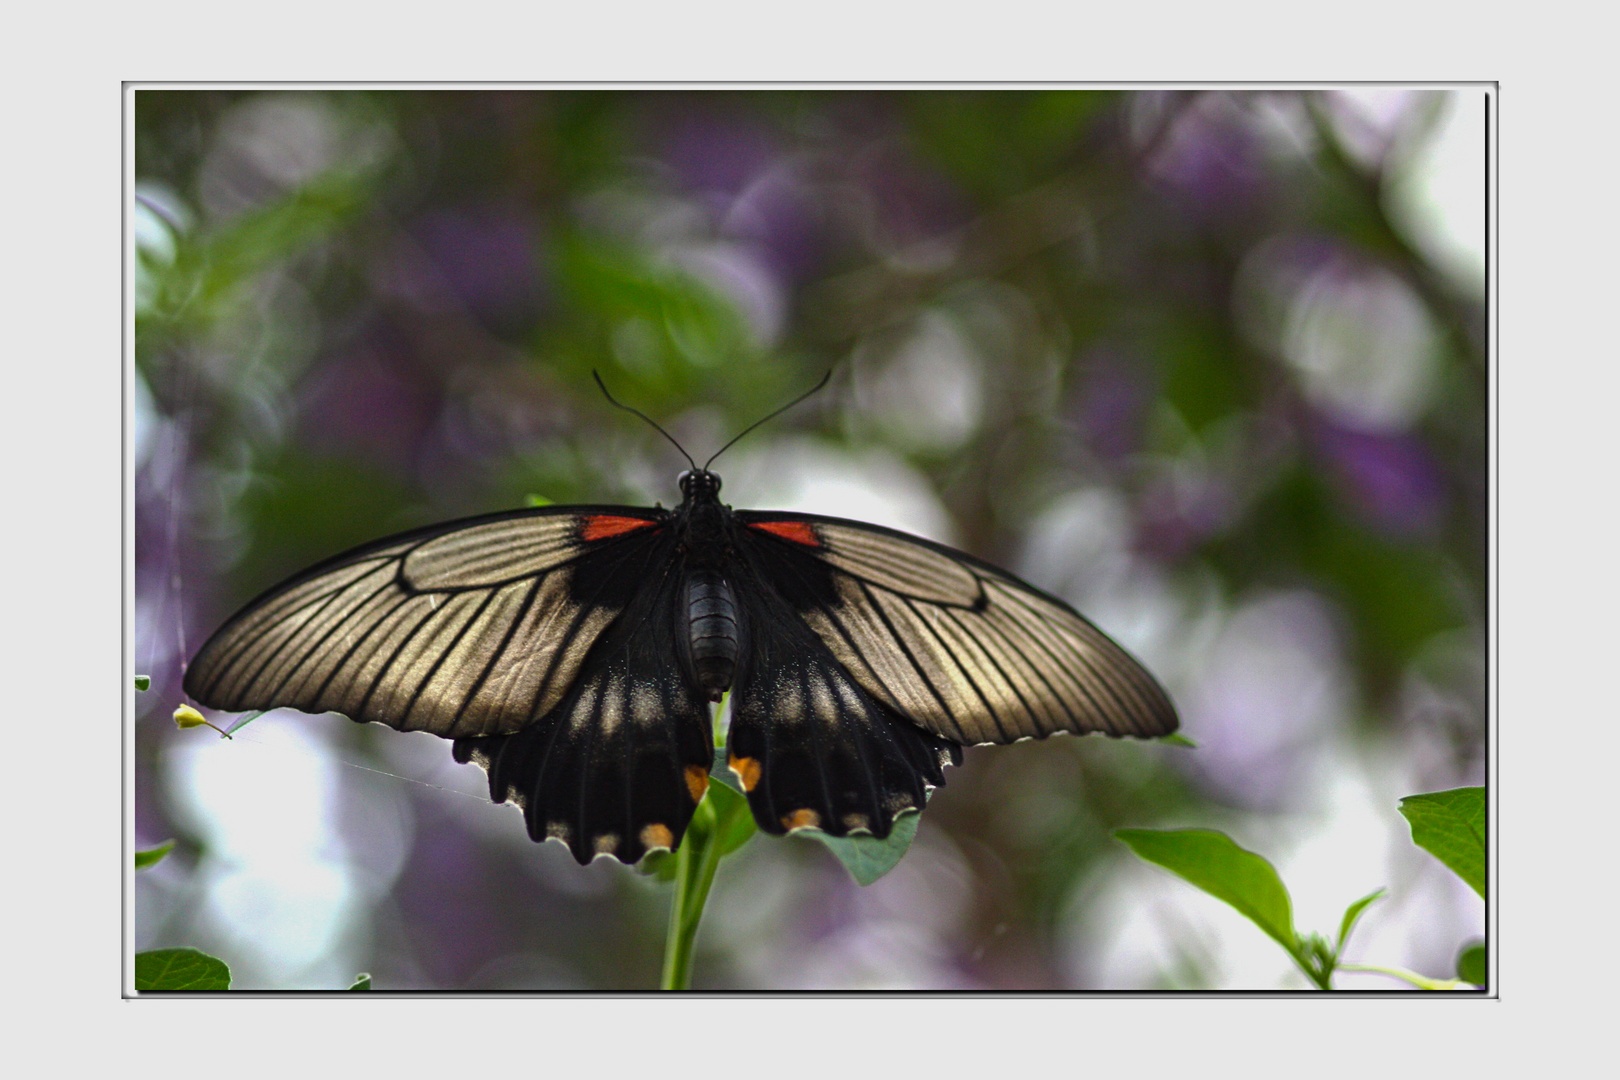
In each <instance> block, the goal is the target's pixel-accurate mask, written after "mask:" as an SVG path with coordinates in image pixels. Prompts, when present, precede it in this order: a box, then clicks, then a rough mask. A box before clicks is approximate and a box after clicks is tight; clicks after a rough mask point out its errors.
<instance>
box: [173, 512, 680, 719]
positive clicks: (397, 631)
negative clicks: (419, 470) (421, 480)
mask: <svg viewBox="0 0 1620 1080" xmlns="http://www.w3.org/2000/svg"><path fill="white" fill-rule="evenodd" d="M661 525H662V519H661V517H660V516H659V512H657V511H651V510H640V509H633V508H627V507H547V508H543V509H537V510H520V511H514V512H508V513H503V514H493V515H489V516H487V517H483V518H473V519H467V520H464V521H458V522H451V523H449V524H447V525H439V526H434V527H432V528H429V529H422V530H418V531H416V532H413V533H406V534H402V535H400V536H395V537H391V538H389V539H387V540H382V541H378V542H376V543H374V544H368V545H365V546H364V547H360V548H356V549H354V550H353V551H350V552H346V553H344V554H342V555H338V556H336V557H335V558H332V559H329V560H327V561H326V562H324V563H322V564H320V565H319V566H316V567H314V568H312V569H310V570H308V571H305V572H304V573H302V574H300V575H298V576H297V577H295V578H293V579H291V580H289V581H287V582H283V583H282V584H281V585H278V586H276V587H275V588H273V589H271V590H269V591H268V592H266V593H264V594H263V595H261V596H260V597H259V598H258V599H256V600H254V601H253V602H252V603H250V604H248V605H247V606H246V607H245V608H243V610H242V611H241V612H239V613H238V614H237V615H236V616H235V617H234V618H232V619H231V620H230V621H229V622H227V623H226V624H225V625H224V626H223V627H221V628H220V629H219V631H218V632H216V633H215V634H214V636H213V637H212V638H210V639H209V640H208V642H207V643H206V644H205V645H204V646H203V647H202V649H201V650H200V651H199V652H198V653H197V656H196V658H195V659H194V660H193V661H192V663H191V665H190V667H189V668H188V670H187V672H186V677H185V688H186V691H187V693H189V694H190V695H191V696H192V697H193V698H195V699H196V700H197V701H199V702H200V703H202V704H204V705H208V706H210V707H213V708H216V709H222V710H228V711H233V712H240V711H244V710H248V709H273V708H281V707H290V708H296V709H301V710H303V711H304V712H310V713H320V712H341V713H343V714H345V715H347V716H348V717H350V718H351V719H353V720H357V721H362V722H364V721H378V722H380V723H383V724H387V725H388V726H389V727H394V728H398V729H400V730H403V731H431V732H433V733H434V734H437V735H442V736H445V737H447V738H454V737H459V736H471V735H487V734H499V733H508V732H514V731H518V730H520V729H521V728H523V727H524V726H525V725H526V724H528V723H530V722H531V721H533V720H535V719H537V718H538V717H540V716H543V715H545V714H546V713H548V712H549V711H550V710H551V709H552V708H554V707H555V706H556V705H557V703H558V702H559V701H561V700H562V698H563V695H564V694H566V693H567V691H568V689H569V687H570V686H572V685H573V683H574V681H575V678H576V676H577V674H578V672H579V670H580V666H581V664H583V662H584V660H585V657H586V655H587V653H588V651H589V649H590V647H591V644H592V643H593V642H594V641H595V640H596V639H597V637H598V636H599V635H600V634H601V633H602V632H603V631H604V630H605V629H606V628H607V627H608V626H609V625H610V624H611V623H612V622H613V621H614V619H615V618H617V616H618V615H619V613H620V612H621V611H622V610H623V609H624V607H625V606H626V605H627V604H628V603H629V601H630V598H631V596H632V595H633V589H628V588H626V587H624V585H623V584H622V583H623V581H624V580H625V579H626V578H627V577H633V576H634V574H635V573H636V572H637V571H638V570H639V568H642V567H644V566H645V564H646V562H647V561H648V560H649V559H650V558H652V557H654V556H655V554H656V552H657V551H658V550H660V549H667V543H668V541H667V536H666V535H664V534H665V533H666V532H667V530H665V529H663V528H661ZM621 570H622V571H623V572H619V571H621Z"/></svg>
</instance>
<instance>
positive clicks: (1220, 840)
mask: <svg viewBox="0 0 1620 1080" xmlns="http://www.w3.org/2000/svg"><path fill="white" fill-rule="evenodd" d="M1114 835H1115V836H1116V837H1117V838H1118V839H1120V840H1121V841H1123V842H1124V843H1126V844H1128V845H1129V846H1130V849H1131V850H1132V851H1134V852H1136V854H1137V855H1139V856H1141V857H1142V858H1144V859H1146V860H1147V861H1148V862H1150V863H1157V864H1158V865H1159V866H1162V867H1164V868H1165V869H1166V870H1169V871H1171V872H1172V873H1175V874H1178V875H1180V876H1181V877H1182V878H1184V879H1186V880H1187V881H1189V882H1191V883H1192V884H1194V885H1196V886H1198V887H1199V888H1200V889H1203V890H1204V891H1205V892H1207V893H1209V894H1210V895H1211V896H1214V897H1216V898H1218V899H1221V900H1224V901H1226V902H1227V903H1228V904H1231V905H1232V906H1233V907H1234V908H1236V909H1237V910H1238V911H1240V912H1242V913H1243V914H1244V915H1245V916H1247V917H1248V918H1249V919H1251V920H1252V921H1253V922H1254V924H1255V925H1256V926H1258V927H1259V928H1260V929H1262V930H1264V931H1265V932H1266V933H1267V934H1270V935H1271V936H1272V937H1273V938H1274V939H1276V941H1277V942H1278V943H1280V944H1281V945H1282V947H1283V948H1285V949H1287V950H1288V951H1289V954H1290V955H1297V954H1298V949H1299V942H1298V937H1297V935H1296V934H1295V933H1294V914H1293V906H1292V904H1291V903H1290V901H1289V899H1288V890H1287V889H1286V888H1284V887H1283V883H1282V879H1281V878H1279V877H1278V876H1277V871H1276V869H1275V868H1274V867H1273V866H1272V865H1271V863H1269V862H1267V861H1266V860H1265V859H1263V858H1262V857H1260V856H1259V855H1256V854H1255V853H1254V852H1252V851H1246V850H1244V849H1243V848H1241V847H1238V845H1237V844H1236V843H1234V842H1233V841H1232V839H1231V837H1229V836H1227V835H1226V834H1225V833H1219V832H1216V831H1215V830H1213V829H1120V830H1118V831H1117V832H1115V833H1114Z"/></svg>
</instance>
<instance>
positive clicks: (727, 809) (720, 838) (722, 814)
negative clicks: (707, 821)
mask: <svg viewBox="0 0 1620 1080" xmlns="http://www.w3.org/2000/svg"><path fill="white" fill-rule="evenodd" d="M704 797H705V798H707V799H709V800H711V801H713V803H714V809H715V813H716V815H718V818H719V827H718V829H717V830H716V833H715V841H716V843H718V844H719V845H720V854H721V856H726V855H730V854H731V853H732V852H733V851H736V850H737V849H738V848H740V847H742V846H743V845H744V844H746V843H748V841H750V840H752V839H753V837H754V833H755V832H757V831H758V830H757V828H756V826H755V825H754V814H753V811H751V810H749V809H748V799H747V797H746V796H744V795H740V794H738V793H737V792H736V791H733V790H732V789H731V788H730V787H729V786H727V785H725V784H710V785H709V792H708V794H707V795H705V796H704Z"/></svg>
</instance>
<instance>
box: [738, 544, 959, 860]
mask: <svg viewBox="0 0 1620 1080" xmlns="http://www.w3.org/2000/svg"><path fill="white" fill-rule="evenodd" d="M759 570H760V567H759V566H758V565H757V564H750V563H749V561H748V560H746V559H745V560H744V565H743V568H742V572H741V573H740V574H738V575H737V580H736V581H735V582H734V583H733V584H734V587H735V588H736V590H737V598H738V607H739V609H740V610H741V611H742V612H743V615H744V625H743V627H742V630H741V636H742V639H743V641H744V642H745V643H746V647H745V648H744V649H743V650H742V656H741V658H740V659H739V663H738V669H737V680H736V683H735V685H734V687H733V690H732V698H731V727H730V729H729V732H728V734H727V743H726V749H727V756H728V761H729V764H730V766H731V769H732V771H733V772H735V773H736V774H737V775H738V777H739V778H740V779H741V781H742V784H743V787H744V789H745V790H746V791H747V793H748V801H749V806H750V808H751V809H752V810H753V813H754V819H755V821H756V822H757V823H758V825H759V827H760V828H761V829H763V830H765V831H766V832H770V833H775V834H778V835H780V834H781V833H784V832H787V831H789V830H791V829H795V828H800V827H805V826H814V827H817V828H820V829H822V830H823V831H825V832H828V833H831V834H832V835H835V836H843V835H845V834H847V833H849V832H851V831H855V830H864V831H867V832H870V833H872V834H873V835H875V836H878V837H886V836H888V835H889V831H890V829H891V828H892V827H893V824H894V818H895V816H896V815H898V814H900V813H903V812H905V811H908V810H918V811H920V810H921V809H922V808H923V806H924V805H925V804H926V802H927V799H928V794H929V792H930V791H931V790H932V789H933V788H935V787H939V786H940V785H942V784H944V783H945V777H944V766H945V765H946V764H959V763H960V761H961V748H960V747H959V746H957V745H956V744H955V743H953V742H950V741H948V740H946V739H941V738H939V737H938V736H936V735H933V734H930V733H929V732H927V731H924V730H923V729H922V728H920V727H918V726H916V725H915V724H912V723H910V722H908V721H907V720H905V719H904V718H903V717H900V716H898V715H896V714H895V712H894V711H893V710H892V709H890V708H889V707H887V706H886V705H884V704H883V703H882V702H880V701H878V700H876V699H875V698H873V697H872V695H870V694H868V693H867V692H866V691H865V690H864V689H863V688H862V687H861V686H860V685H859V684H858V683H857V682H856V681H855V680H854V679H852V678H850V676H849V674H848V673H847V672H846V671H845V670H844V669H843V667H841V666H840V665H839V663H838V662H837V661H836V660H835V659H834V658H833V656H832V654H831V652H830V651H829V650H828V649H827V646H826V645H825V644H824V643H823V642H822V641H821V640H820V639H819V638H818V637H817V636H816V635H815V633H814V632H812V631H811V629H810V627H809V626H808V625H807V624H806V623H805V622H804V620H803V619H801V618H800V617H799V616H798V614H796V613H795V612H794V610H793V609H792V607H791V606H789V605H788V604H787V603H786V602H785V601H784V600H783V598H782V596H781V595H780V593H779V592H778V591H777V589H776V587H775V585H776V583H775V582H773V581H771V580H769V579H766V578H763V577H761V576H760V575H759Z"/></svg>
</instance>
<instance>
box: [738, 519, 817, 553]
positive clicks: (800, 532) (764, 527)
mask: <svg viewBox="0 0 1620 1080" xmlns="http://www.w3.org/2000/svg"><path fill="white" fill-rule="evenodd" d="M748 527H749V528H750V529H758V530H759V531H760V532H768V533H770V534H771V535H772V536H780V537H781V538H782V539H783V540H791V541H793V542H794V543H795V544H803V545H804V546H805V547H813V548H818V547H820V546H821V537H819V536H817V535H816V528H815V526H814V525H812V524H810V523H809V522H808V521H756V522H754V523H753V524H752V525H750V526H748Z"/></svg>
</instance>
